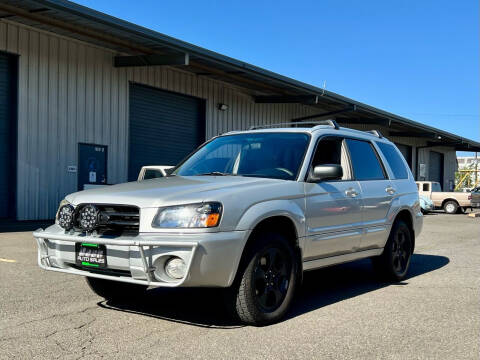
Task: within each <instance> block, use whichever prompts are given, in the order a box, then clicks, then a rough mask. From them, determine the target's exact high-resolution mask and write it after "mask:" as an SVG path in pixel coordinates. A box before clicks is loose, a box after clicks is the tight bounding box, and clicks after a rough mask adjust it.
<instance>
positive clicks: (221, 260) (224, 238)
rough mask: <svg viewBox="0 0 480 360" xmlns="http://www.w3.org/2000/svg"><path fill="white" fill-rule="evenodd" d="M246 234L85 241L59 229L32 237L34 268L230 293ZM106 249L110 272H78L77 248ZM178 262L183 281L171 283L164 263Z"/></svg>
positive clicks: (89, 237)
mask: <svg viewBox="0 0 480 360" xmlns="http://www.w3.org/2000/svg"><path fill="white" fill-rule="evenodd" d="M249 233H250V232H249V231H231V232H217V233H188V234H176V233H157V234H150V233H149V234H144V233H142V234H139V235H137V236H130V237H129V236H118V237H107V236H86V235H84V234H70V233H66V232H65V230H64V229H62V228H61V227H60V226H58V225H52V226H50V227H49V228H47V229H46V230H41V229H40V230H37V231H36V232H34V233H33V236H34V237H35V239H36V241H37V245H38V265H39V266H40V267H41V268H42V269H45V270H51V271H59V272H64V273H69V274H74V275H83V276H89V277H96V278H102V279H109V280H115V281H122V282H129V283H135V284H142V285H148V286H156V287H177V286H185V287H187V286H188V287H196V286H205V287H207V286H208V287H228V286H230V285H231V284H232V282H233V279H234V277H235V274H236V271H237V268H238V264H239V262H240V258H241V255H242V252H243V248H244V246H245V243H246V241H247V239H248V236H249ZM77 242H82V243H83V242H88V243H92V244H104V245H105V246H106V248H107V263H108V268H107V269H104V271H102V270H100V269H98V270H90V269H84V268H79V267H78V266H76V264H75V243H77ZM172 256H178V257H180V258H182V259H183V260H184V261H185V263H186V265H187V272H186V275H185V277H184V278H182V279H179V280H176V279H171V278H169V277H168V276H167V275H166V274H165V272H164V269H163V265H164V264H165V260H166V259H168V258H170V257H172Z"/></svg>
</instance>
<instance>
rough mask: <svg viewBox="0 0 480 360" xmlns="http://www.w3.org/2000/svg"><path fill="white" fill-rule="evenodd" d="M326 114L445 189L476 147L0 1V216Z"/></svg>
mask: <svg viewBox="0 0 480 360" xmlns="http://www.w3.org/2000/svg"><path fill="white" fill-rule="evenodd" d="M322 118H324V119H325V118H334V119H336V121H337V122H339V123H340V124H341V125H343V126H349V127H353V128H357V129H361V130H369V129H378V130H380V131H381V132H382V133H383V134H384V135H385V136H387V137H388V138H390V139H391V140H393V141H394V142H395V143H396V144H397V145H398V146H399V148H400V149H401V151H402V152H403V154H404V155H405V157H406V159H407V161H408V163H409V164H410V166H411V169H412V171H413V173H414V175H415V177H416V178H418V179H422V180H423V179H428V180H435V181H439V182H440V183H441V184H442V186H443V188H444V189H446V190H448V189H452V188H453V183H454V179H455V177H454V172H455V170H456V153H455V151H457V150H466V151H478V150H480V144H479V143H477V142H474V141H471V140H468V139H465V138H461V137H459V136H456V135H454V134H451V133H448V132H445V131H442V130H440V129H436V128H433V127H430V126H426V125H424V124H421V123H418V122H414V121H412V120H409V119H405V118H402V117H400V116H397V115H395V114H391V113H388V112H385V111H382V110H380V109H376V108H374V107H371V106H368V105H366V104H362V103H359V102H357V101H354V100H352V99H348V98H345V97H343V96H340V95H338V94H335V93H332V92H329V91H325V90H322V89H319V88H317V87H314V86H311V85H308V84H305V83H302V82H299V81H296V80H293V79H289V78H286V77H283V76H281V75H278V74H275V73H272V72H270V71H267V70H264V69H260V68H258V67H255V66H252V65H249V64H246V63H243V62H241V61H238V60H235V59H232V58H229V57H226V56H223V55H220V54H217V53H214V52H211V51H208V50H206V49H203V48H200V47H197V46H194V45H191V44H188V43H185V42H183V41H180V40H177V39H174V38H171V37H168V36H165V35H163V34H159V33H157V32H154V31H151V30H148V29H145V28H142V27H140V26H137V25H134V24H131V23H128V22H125V21H122V20H119V19H117V18H113V17H110V16H108V15H105V14H102V13H99V12H96V11H94V10H91V9H88V8H85V7H83V6H80V5H77V4H75V3H71V2H68V1H61V0H8V1H2V3H1V4H0V218H5V217H10V218H16V219H19V220H28V219H49V218H53V217H54V215H55V211H56V209H57V205H58V203H59V201H60V200H61V199H62V198H63V197H64V196H65V195H66V194H68V193H71V192H74V191H76V190H79V189H83V187H84V185H85V184H115V183H120V182H125V181H130V180H134V179H135V178H136V176H137V174H138V171H139V168H140V167H141V166H142V165H152V164H156V165H170V164H175V163H177V162H178V161H179V160H180V159H182V158H183V157H184V156H185V155H187V154H188V153H189V152H191V151H192V150H193V149H195V148H196V147H197V146H198V145H200V144H201V143H202V142H204V141H205V140H206V139H209V138H211V137H212V136H215V135H217V134H220V133H224V132H226V131H229V130H238V129H247V128H249V127H250V126H253V125H259V124H269V123H279V122H290V121H292V120H297V121H298V120H299V121H303V120H305V121H307V120H312V119H315V120H319V119H322Z"/></svg>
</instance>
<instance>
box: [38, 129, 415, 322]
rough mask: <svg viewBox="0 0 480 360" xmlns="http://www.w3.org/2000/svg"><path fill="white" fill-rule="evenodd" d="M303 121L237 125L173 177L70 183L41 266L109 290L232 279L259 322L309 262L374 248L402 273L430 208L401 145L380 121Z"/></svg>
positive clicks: (247, 313) (385, 269) (219, 283)
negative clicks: (362, 126) (82, 185)
mask: <svg viewBox="0 0 480 360" xmlns="http://www.w3.org/2000/svg"><path fill="white" fill-rule="evenodd" d="M317 124H318V123H317ZM289 125H291V124H289ZM301 126H304V127H293V128H292V127H290V128H288V127H285V126H284V127H270V128H268V127H266V128H259V129H258V128H257V129H252V130H249V131H238V132H230V133H227V134H224V135H221V136H217V137H215V138H213V139H212V140H210V141H208V142H207V143H205V144H204V145H202V146H201V147H200V148H199V149H198V150H197V151H195V152H194V153H193V154H191V155H190V156H188V157H187V158H186V159H185V160H183V161H182V162H181V163H180V164H179V165H178V166H177V167H176V168H175V169H173V171H172V172H171V174H170V175H169V176H167V177H164V178H158V179H152V180H145V181H142V182H131V183H126V184H119V185H115V186H111V187H106V188H101V189H94V190H88V191H81V192H77V193H74V194H71V195H68V196H67V197H66V198H65V200H63V201H62V202H61V204H60V207H59V210H58V213H57V216H56V223H55V225H52V226H51V227H49V228H47V229H46V230H38V231H36V232H35V233H34V237H35V238H36V240H37V242H38V263H39V265H40V267H41V268H43V269H46V270H52V271H59V272H64V273H69V274H75V275H83V276H86V280H87V282H88V284H89V285H90V287H91V288H92V290H93V291H94V292H95V293H97V294H98V295H100V296H102V297H104V298H106V299H118V298H124V297H130V298H132V297H133V298H134V299H137V300H139V299H141V298H140V297H139V295H140V294H141V293H142V292H144V291H145V290H146V289H147V287H149V286H153V287H178V286H184V287H222V288H226V289H225V294H226V295H227V296H226V299H227V301H226V303H228V304H229V305H230V306H231V308H232V309H233V310H234V312H235V313H236V315H237V316H238V317H239V319H240V320H241V321H243V322H245V323H248V324H255V325H264V324H269V323H272V322H275V321H278V320H279V319H280V318H282V316H284V315H285V313H286V312H287V310H288V308H289V306H290V304H291V303H292V299H293V297H294V293H295V289H296V288H298V287H299V285H300V283H301V280H302V274H303V271H308V270H313V269H318V268H321V267H325V266H330V265H334V264H339V263H344V262H347V261H353V260H357V259H362V258H371V259H372V262H373V265H374V267H375V269H377V271H378V272H379V274H381V275H382V276H384V277H385V278H388V279H390V280H393V281H399V280H401V279H403V278H404V277H405V276H406V274H407V271H408V268H409V264H410V259H411V255H412V253H413V250H414V247H415V237H416V236H418V234H419V233H420V231H421V228H422V223H423V218H422V213H421V210H420V204H419V197H418V192H417V186H416V185H415V182H414V179H413V176H412V174H411V172H410V170H409V168H408V166H407V164H406V162H405V160H404V159H403V157H402V154H401V153H400V152H399V150H398V149H397V148H396V147H395V145H393V144H392V143H391V142H390V141H388V140H387V139H385V138H383V137H382V135H381V134H380V133H378V132H376V131H373V132H371V133H368V132H362V131H357V130H351V129H346V128H340V127H338V125H337V124H336V123H335V122H334V121H331V120H328V121H326V122H322V124H321V125H316V126H313V127H305V126H306V125H301Z"/></svg>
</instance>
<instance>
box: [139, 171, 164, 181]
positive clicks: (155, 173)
mask: <svg viewBox="0 0 480 360" xmlns="http://www.w3.org/2000/svg"><path fill="white" fill-rule="evenodd" d="M161 177H163V174H162V173H161V171H160V170H157V169H146V170H145V174H144V175H143V180H149V179H156V178H161Z"/></svg>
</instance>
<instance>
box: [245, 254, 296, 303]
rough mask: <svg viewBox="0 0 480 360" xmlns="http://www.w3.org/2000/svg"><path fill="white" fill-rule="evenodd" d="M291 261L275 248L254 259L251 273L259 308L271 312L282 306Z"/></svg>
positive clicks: (290, 269)
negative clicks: (254, 262)
mask: <svg viewBox="0 0 480 360" xmlns="http://www.w3.org/2000/svg"><path fill="white" fill-rule="evenodd" d="M291 271H292V259H291V258H289V256H288V255H287V254H286V253H285V251H282V249H279V248H277V247H271V248H267V249H266V250H265V251H264V252H263V253H262V254H260V256H258V257H257V259H256V264H255V269H254V271H253V276H254V282H253V283H254V286H255V298H256V302H257V304H258V305H259V307H260V308H261V309H262V310H263V311H265V312H271V311H274V310H276V309H278V307H279V306H280V305H281V304H282V302H283V300H284V299H285V296H286V295H287V291H288V286H289V285H290V273H291Z"/></svg>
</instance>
